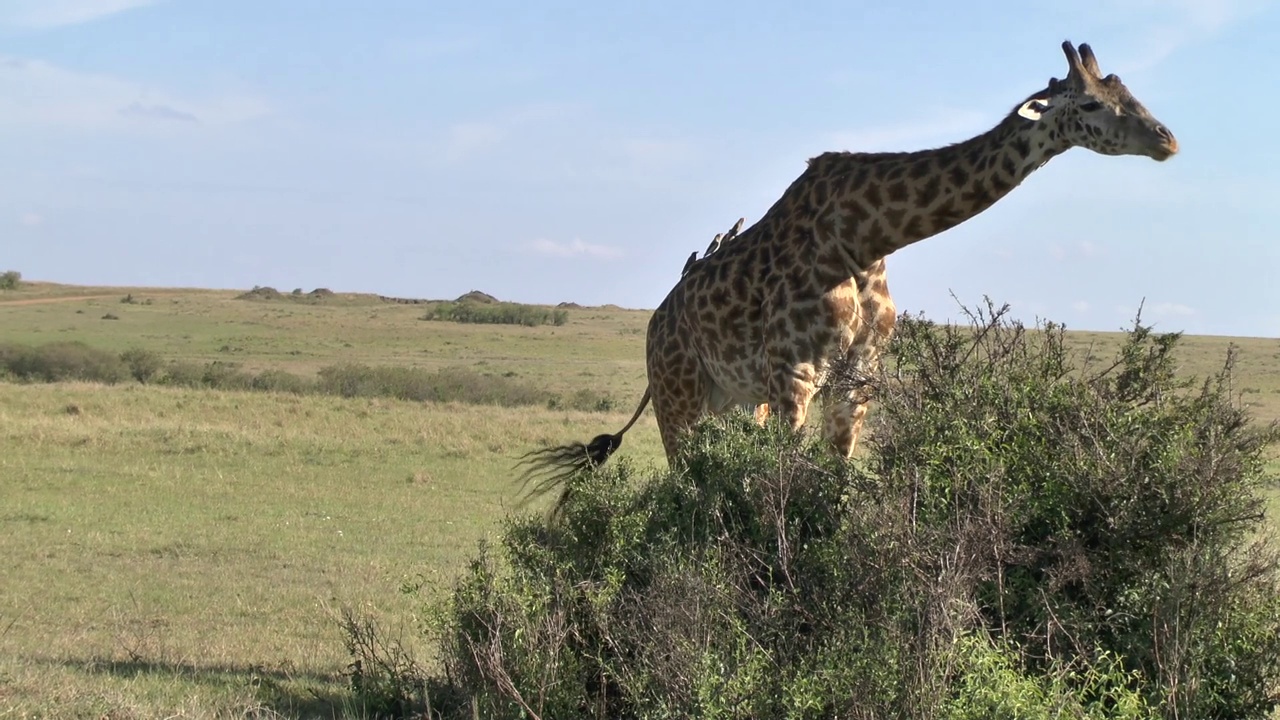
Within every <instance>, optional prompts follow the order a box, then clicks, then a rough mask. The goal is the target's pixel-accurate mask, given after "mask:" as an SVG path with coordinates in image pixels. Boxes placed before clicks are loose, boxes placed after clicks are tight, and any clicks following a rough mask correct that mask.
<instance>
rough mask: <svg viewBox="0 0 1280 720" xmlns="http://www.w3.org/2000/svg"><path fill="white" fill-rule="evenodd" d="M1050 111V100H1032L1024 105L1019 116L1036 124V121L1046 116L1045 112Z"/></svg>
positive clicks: (1019, 109)
mask: <svg viewBox="0 0 1280 720" xmlns="http://www.w3.org/2000/svg"><path fill="white" fill-rule="evenodd" d="M1048 109H1049V98H1031V99H1030V100H1028V101H1026V102H1024V103H1022V106H1021V107H1019V108H1018V115H1019V116H1020V117H1024V118H1026V119H1028V120H1031V121H1032V122H1035V121H1036V120H1039V119H1040V116H1041V115H1043V114H1044V111H1045V110H1048Z"/></svg>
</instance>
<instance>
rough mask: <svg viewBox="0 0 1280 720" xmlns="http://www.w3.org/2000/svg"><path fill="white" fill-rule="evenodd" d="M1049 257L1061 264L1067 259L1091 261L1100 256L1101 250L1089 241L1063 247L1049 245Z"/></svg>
mask: <svg viewBox="0 0 1280 720" xmlns="http://www.w3.org/2000/svg"><path fill="white" fill-rule="evenodd" d="M1048 251H1049V257H1051V258H1053V259H1054V260H1056V261H1058V262H1062V261H1064V260H1066V259H1068V258H1073V259H1074V258H1080V259H1084V260H1091V259H1093V258H1096V257H1100V256H1101V255H1102V248H1100V247H1098V245H1097V244H1095V243H1094V242H1092V241H1090V240H1081V241H1080V242H1077V243H1073V244H1071V245H1067V246H1063V245H1059V244H1054V245H1050V246H1049V247H1048Z"/></svg>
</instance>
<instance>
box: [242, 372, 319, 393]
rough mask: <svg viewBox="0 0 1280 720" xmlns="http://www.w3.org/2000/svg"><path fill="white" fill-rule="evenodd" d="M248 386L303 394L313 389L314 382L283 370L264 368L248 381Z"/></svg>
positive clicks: (267, 390) (255, 388) (269, 390)
mask: <svg viewBox="0 0 1280 720" xmlns="http://www.w3.org/2000/svg"><path fill="white" fill-rule="evenodd" d="M250 387H252V388H253V389H254V390H262V391H264V392H282V393H292V394H294V395H305V394H307V393H309V392H313V391H314V389H315V383H312V382H308V381H307V380H304V379H303V378H300V377H298V376H297V375H294V374H293V373H291V372H286V371H284V370H264V371H262V372H260V373H258V374H257V375H256V376H255V377H254V378H253V380H252V382H250Z"/></svg>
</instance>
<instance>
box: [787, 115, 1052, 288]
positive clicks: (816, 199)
mask: <svg viewBox="0 0 1280 720" xmlns="http://www.w3.org/2000/svg"><path fill="white" fill-rule="evenodd" d="M1065 149H1066V147H1064V146H1061V145H1060V144H1057V143H1054V142H1053V141H1052V139H1051V138H1050V137H1048V136H1047V134H1045V133H1044V132H1043V130H1042V129H1041V127H1040V126H1039V124H1038V123H1035V122H1031V121H1028V120H1026V119H1023V118H1021V117H1018V116H1017V115H1010V116H1009V117H1007V118H1006V119H1005V120H1004V121H1002V122H1001V123H1000V124H999V125H997V126H996V127H994V128H992V129H991V130H990V131H988V132H986V133H983V134H982V135H979V136H977V137H974V138H971V139H969V140H965V141H964V142H960V143H956V144H955V145H950V146H948V147H944V148H939V149H936V150H925V151H920V152H912V153H826V154H825V155H821V156H819V157H818V158H815V159H814V160H813V161H812V164H811V166H810V170H811V171H815V173H814V174H815V176H816V178H817V179H818V181H817V182H815V183H814V184H813V186H812V187H811V188H810V192H809V193H803V195H805V196H807V202H809V203H812V205H810V207H814V206H817V207H816V208H815V209H817V210H818V212H817V213H816V223H817V224H818V228H817V230H818V232H817V235H818V237H819V238H826V239H828V240H829V241H833V242H835V243H837V244H838V245H839V246H840V247H839V250H840V255H841V256H843V257H845V258H847V259H848V260H849V261H852V264H854V265H856V266H857V267H858V268H866V267H868V266H869V265H870V264H871V263H874V262H875V261H877V260H879V259H881V258H883V257H884V256H886V255H888V254H890V253H892V252H894V251H895V250H898V249H901V248H903V247H906V246H907V245H910V244H912V243H915V242H919V241H920V240H924V239H925V238H928V237H932V236H934V235H937V234H938V233H940V232H942V231H943V230H947V229H948V228H952V227H955V226H956V225H959V224H960V223H962V222H964V221H965V220H968V219H969V218H971V217H973V216H974V215H977V214H978V213H980V212H982V211H983V210H986V209H987V208H989V207H991V205H992V204H994V203H995V202H996V201H997V200H999V199H1000V198H1002V197H1004V196H1005V195H1007V194H1008V193H1009V192H1010V191H1011V190H1013V189H1014V188H1015V187H1017V186H1018V184H1019V183H1021V182H1022V181H1023V180H1024V179H1026V177H1027V176H1028V175H1030V174H1031V173H1033V172H1035V171H1036V170H1037V169H1038V168H1040V166H1042V165H1044V164H1045V163H1046V162H1048V161H1049V160H1050V159H1051V158H1052V157H1053V156H1055V155H1057V154H1059V153H1061V152H1062V151H1063V150H1065ZM806 174H808V173H806ZM823 180H825V182H823ZM824 194H825V195H827V197H826V198H823V197H821V196H822V195H824Z"/></svg>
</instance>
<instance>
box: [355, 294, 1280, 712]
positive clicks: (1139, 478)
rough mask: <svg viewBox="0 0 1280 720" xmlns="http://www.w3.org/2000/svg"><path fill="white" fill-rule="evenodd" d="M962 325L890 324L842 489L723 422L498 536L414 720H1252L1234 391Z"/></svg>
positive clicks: (1263, 669) (1277, 654)
mask: <svg viewBox="0 0 1280 720" xmlns="http://www.w3.org/2000/svg"><path fill="white" fill-rule="evenodd" d="M976 319H977V320H979V322H978V323H977V325H978V327H977V328H976V329H975V328H958V327H939V326H934V325H931V324H929V323H926V322H923V321H920V320H916V319H913V318H910V317H906V318H903V320H902V321H901V323H900V329H899V333H898V336H897V338H896V339H895V341H894V343H893V347H892V349H891V350H892V352H891V353H889V359H888V362H887V369H886V371H885V373H884V374H883V376H881V377H880V378H878V379H875V382H876V384H877V386H878V387H877V390H878V397H879V398H880V403H879V407H878V410H877V411H876V414H875V415H874V417H876V418H877V424H876V426H875V427H874V428H873V429H872V431H871V432H870V434H869V442H868V446H869V452H868V456H867V458H866V459H865V462H862V463H846V462H842V461H838V460H835V459H833V458H831V457H830V455H829V453H827V452H826V451H825V449H823V448H822V447H821V444H820V443H808V442H805V441H804V440H803V439H800V438H797V437H795V436H794V435H793V434H792V433H790V432H789V431H784V430H781V429H779V428H777V427H776V426H772V425H771V426H770V427H767V428H756V427H755V426H754V425H753V424H752V423H751V421H750V419H749V418H746V417H744V416H740V415H738V414H736V413H735V414H730V415H728V416H726V417H724V418H721V419H719V420H715V421H707V422H704V423H702V424H701V425H700V426H699V427H698V428H696V429H695V432H694V434H693V435H692V436H691V440H690V444H689V446H688V454H687V458H686V461H685V463H684V467H682V468H679V469H677V470H675V471H672V472H666V473H660V474H655V475H651V476H648V477H640V476H639V475H638V474H637V473H636V472H634V471H633V470H632V468H631V467H630V466H629V465H628V464H626V463H625V462H620V463H617V464H615V465H612V466H607V467H606V468H604V469H602V470H599V471H597V472H595V473H590V474H583V475H579V476H576V477H574V478H572V479H571V480H570V481H569V483H568V485H567V487H566V490H567V493H566V495H565V498H564V501H563V503H562V504H561V505H560V506H559V507H560V511H559V514H558V515H557V516H556V517H555V518H554V519H553V520H550V521H549V520H548V519H546V518H542V517H533V516H525V517H518V518H514V519H511V520H508V522H507V525H506V527H505V529H504V532H503V536H502V542H501V544H500V545H499V546H497V547H494V548H489V547H486V546H482V547H481V551H480V553H479V555H478V556H477V557H476V558H475V559H474V560H473V561H472V563H471V564H470V566H469V567H468V569H467V570H466V571H465V572H464V574H463V576H462V578H461V579H460V580H459V581H458V583H457V585H456V586H455V588H454V590H453V592H452V594H451V595H449V596H448V597H447V599H446V600H445V601H444V602H443V603H440V604H438V605H436V606H434V608H433V609H432V610H431V611H430V612H429V613H428V614H427V615H426V617H425V618H424V620H425V621H426V622H425V625H426V627H428V628H430V633H431V636H432V638H433V639H434V641H435V642H436V643H437V644H438V647H439V652H438V653H437V654H438V657H439V659H440V663H441V667H442V670H441V672H440V674H439V675H437V676H434V677H432V678H429V679H428V681H427V687H428V688H429V692H428V693H427V694H428V695H429V697H431V698H433V702H434V704H435V707H434V708H433V709H432V712H435V713H437V714H439V715H440V716H442V717H471V716H473V714H475V715H478V716H481V717H488V718H516V717H554V718H575V717H576V718H594V717H630V718H659V717H663V718H666V717H707V718H748V717H787V718H829V717H842V718H883V717H901V718H954V719H955V720H967V719H969V718H991V717H994V718H1001V717H1007V718H1015V717H1016V718H1040V717H1043V718H1050V717H1053V718H1056V717H1077V718H1103V717H1106V718H1150V717H1159V716H1164V717H1169V718H1173V717H1233V718H1260V719H1261V718H1266V717H1268V715H1269V714H1270V713H1271V712H1272V711H1273V709H1274V708H1275V706H1276V705H1277V697H1276V694H1275V692H1276V688H1277V684H1278V683H1280V569H1278V568H1280V566H1278V564H1277V559H1276V554H1275V551H1274V548H1273V547H1271V546H1269V545H1267V544H1266V543H1265V542H1264V541H1263V539H1262V532H1261V531H1262V529H1263V525H1262V522H1263V516H1262V500H1261V497H1260V493H1259V491H1260V489H1261V487H1262V485H1263V483H1264V481H1265V477H1264V472H1263V469H1262V452H1263V450H1264V448H1265V447H1266V446H1267V445H1268V444H1269V443H1272V442H1274V441H1275V440H1276V439H1277V431H1276V428H1275V427H1270V428H1258V427H1253V426H1251V425H1250V424H1248V423H1247V418H1246V416H1245V415H1244V413H1243V412H1242V411H1241V410H1240V409H1239V408H1238V407H1236V406H1234V405H1233V404H1232V399H1231V396H1230V392H1229V377H1230V363H1229V362H1228V364H1227V367H1226V368H1224V370H1223V372H1222V373H1221V374H1220V375H1218V376H1216V377H1213V378H1209V379H1208V380H1206V381H1205V382H1203V383H1200V384H1196V385H1191V384H1188V383H1185V382H1181V381H1179V380H1178V379H1177V378H1176V377H1175V375H1174V372H1173V370H1174V355H1173V351H1174V349H1175V348H1176V345H1177V342H1178V336H1177V335H1163V336H1157V335H1154V334H1152V333H1151V332H1150V331H1149V330H1148V329H1147V328H1144V327H1142V326H1141V325H1135V328H1134V330H1133V331H1132V332H1131V333H1130V335H1129V338H1128V341H1127V343H1126V344H1125V346H1124V347H1123V349H1122V350H1121V352H1120V353H1119V355H1118V357H1117V358H1116V360H1115V362H1114V363H1113V364H1111V365H1108V366H1105V367H1101V368H1091V367H1087V366H1082V365H1081V364H1080V363H1077V362H1075V359H1074V358H1073V357H1072V356H1071V355H1070V354H1069V353H1068V351H1067V350H1066V348H1065V345H1064V343H1063V334H1062V331H1061V328H1060V327H1058V326H1055V325H1048V326H1046V327H1043V328H1039V329H1035V330H1026V329H1024V328H1023V327H1022V326H1020V325H1019V324H1017V323H1014V322H1010V321H1007V320H1005V319H1004V318H1003V316H1002V313H1001V311H993V310H991V309H990V308H988V310H987V311H984V312H983V313H982V314H981V315H979V316H978V317H977V318H976ZM854 380H855V379H850V380H849V381H854ZM411 590H412V588H411ZM414 682H415V683H417V682H419V679H418V678H417V676H415V680H414ZM364 683H365V684H364V686H365V687H371V686H372V685H370V681H369V678H367V677H366V678H364ZM394 685H395V683H394V682H392V683H391V684H390V685H388V684H387V683H376V686H377V687H378V688H380V692H381V693H383V694H384V696H385V695H386V694H387V692H388V688H389V687H392V686H394ZM392 694H393V695H394V693H392ZM410 696H411V695H405V697H410Z"/></svg>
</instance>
